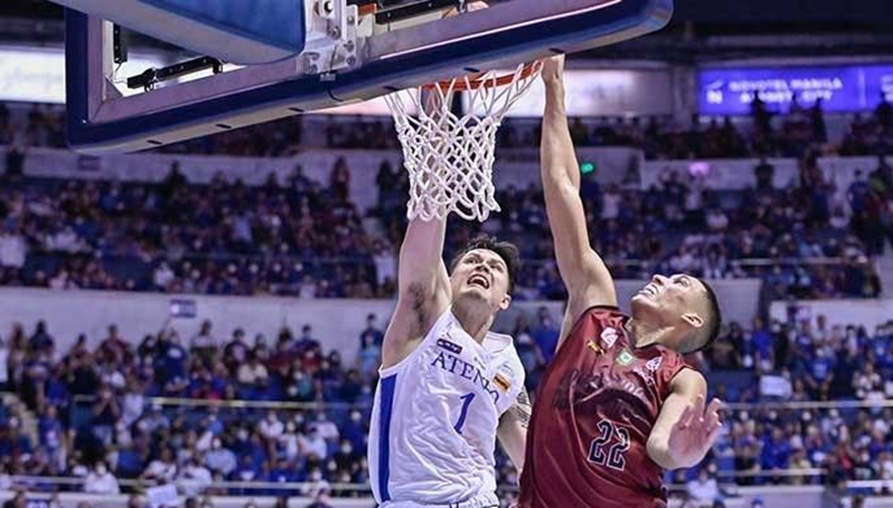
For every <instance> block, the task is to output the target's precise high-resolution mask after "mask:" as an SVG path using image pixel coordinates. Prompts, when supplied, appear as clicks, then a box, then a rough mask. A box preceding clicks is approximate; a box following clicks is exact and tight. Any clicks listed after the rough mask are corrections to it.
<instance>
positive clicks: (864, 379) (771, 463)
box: [0, 308, 893, 506]
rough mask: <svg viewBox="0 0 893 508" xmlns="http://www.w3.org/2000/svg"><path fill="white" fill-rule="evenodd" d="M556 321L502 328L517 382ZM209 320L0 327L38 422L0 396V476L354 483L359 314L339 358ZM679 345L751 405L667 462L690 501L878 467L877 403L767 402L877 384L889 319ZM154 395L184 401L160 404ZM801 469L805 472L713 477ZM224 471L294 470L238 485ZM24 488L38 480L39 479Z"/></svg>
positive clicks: (364, 389) (106, 487)
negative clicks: (692, 452)
mask: <svg viewBox="0 0 893 508" xmlns="http://www.w3.org/2000/svg"><path fill="white" fill-rule="evenodd" d="M557 326H558V325H557V322H556V321H555V319H554V318H553V316H551V315H550V313H549V311H548V310H546V309H545V308H542V309H540V310H539V311H538V313H537V314H536V315H531V316H521V317H520V318H519V319H518V321H517V323H516V325H515V327H514V329H513V330H505V331H507V332H511V333H513V334H514V336H515V339H516V346H517V348H518V353H519V356H520V358H521V361H522V363H523V364H524V366H525V369H526V370H527V372H528V377H527V380H528V384H529V388H530V389H531V390H532V392H533V393H535V389H536V386H537V384H538V383H539V379H540V378H541V376H542V373H543V371H544V368H545V366H546V365H548V363H549V362H550V361H551V359H552V356H553V354H554V348H555V344H556V342H557V340H558V328H557ZM222 333H223V332H218V330H216V329H215V328H214V327H213V325H212V323H210V322H205V323H204V324H203V326H202V328H201V330H200V331H199V333H197V334H196V335H195V336H192V337H180V335H179V334H178V332H177V331H176V329H174V328H172V327H165V328H164V329H162V330H160V331H158V332H154V333H149V334H147V335H146V336H145V337H143V338H142V339H141V340H140V339H139V338H137V337H123V336H121V334H120V333H119V332H118V330H117V328H116V327H115V326H114V325H112V326H110V327H109V328H108V332H107V334H105V336H104V337H103V338H102V340H101V341H99V342H98V346H96V347H92V348H91V347H88V346H87V344H88V343H91V344H93V343H95V342H94V341H88V340H87V337H85V336H81V337H78V338H77V339H76V340H75V341H73V344H72V345H71V346H70V347H67V348H63V347H61V346H59V345H58V343H61V342H62V341H57V340H56V338H54V337H53V334H52V329H51V328H50V326H49V325H47V324H46V323H43V322H41V323H38V324H37V325H36V327H35V328H34V329H33V330H25V329H23V328H22V327H21V326H15V327H13V329H12V330H10V331H9V332H8V333H5V334H3V335H2V337H0V383H2V388H3V389H6V390H9V391H12V392H14V393H16V394H17V395H18V397H19V398H20V400H21V401H23V403H24V405H25V406H26V408H27V409H28V411H30V412H32V413H33V414H34V415H36V417H37V422H36V423H35V424H34V425H33V429H31V430H34V431H36V433H35V434H32V433H31V432H29V428H28V427H27V426H26V425H25V423H24V422H25V418H24V417H23V416H22V415H23V414H24V412H23V411H21V410H16V409H15V408H10V407H7V406H2V405H0V486H4V485H5V486H7V487H9V486H10V485H12V484H15V485H20V483H21V480H19V481H18V482H12V480H11V477H13V476H15V477H21V476H70V477H76V478H80V479H81V480H82V485H79V486H77V487H74V488H76V489H84V490H86V491H88V492H96V493H118V492H132V491H133V485H142V486H148V485H157V484H164V483H171V482H173V483H176V484H177V485H178V486H179V488H180V489H181V491H182V492H183V493H184V494H185V495H187V496H198V495H200V494H247V495H260V494H269V495H286V496H288V495H317V494H319V493H321V492H324V493H330V494H332V495H335V496H354V495H365V494H366V492H365V491H362V490H361V491H359V492H358V491H356V490H352V489H350V488H348V487H347V486H345V485H344V484H352V483H353V484H357V483H359V484H362V483H364V482H367V481H368V467H367V464H366V461H365V451H366V442H367V432H368V415H369V409H370V407H371V403H372V397H373V389H374V388H373V387H374V386H375V383H376V381H377V379H376V376H377V367H378V363H379V359H380V354H381V341H382V338H383V333H382V330H381V328H380V323H379V322H378V320H377V318H376V316H374V315H370V316H369V319H368V322H367V327H366V328H365V329H364V330H362V331H361V332H360V333H359V338H358V341H357V344H358V350H357V354H356V355H355V358H356V359H355V361H353V362H352V363H350V364H346V363H345V362H343V361H342V359H341V353H340V352H338V351H326V350H324V349H323V346H322V344H325V343H326V338H325V337H317V336H316V335H315V334H314V332H313V330H312V329H311V328H310V327H309V326H305V327H304V328H303V329H302V330H301V332H300V333H299V334H296V333H293V332H292V331H291V330H290V329H288V328H283V329H282V330H281V332H280V333H279V335H278V337H276V338H275V339H272V340H268V339H267V338H265V337H263V336H259V337H255V338H254V339H253V340H249V338H247V337H246V336H245V333H244V332H243V331H242V330H240V329H236V330H233V331H232V332H231V333H230V334H229V335H228V336H225V335H223V334H222ZM691 361H692V362H693V363H695V364H696V365H699V368H700V369H701V370H702V371H704V372H705V373H707V375H708V379H710V380H711V386H712V387H713V388H714V390H715V394H716V395H717V396H719V397H721V398H723V399H724V400H725V401H727V402H730V403H740V402H746V403H763V404H767V405H765V406H755V407H752V408H750V409H748V410H735V411H730V412H728V414H727V416H726V418H727V425H726V426H725V430H724V432H723V433H722V434H721V436H720V438H719V440H718V442H717V444H716V446H715V447H714V449H713V451H712V452H711V454H710V455H709V456H708V459H707V460H706V461H705V462H704V463H703V464H702V466H701V467H700V468H696V469H693V470H690V471H679V472H676V473H673V474H671V475H670V476H669V477H668V480H670V481H672V482H673V483H675V484H677V485H679V484H682V485H687V492H688V495H689V496H690V497H691V498H692V499H693V500H694V501H697V502H704V503H707V502H709V503H711V504H708V506H709V505H712V502H713V500H714V498H722V497H723V496H727V495H731V494H733V492H730V491H728V490H727V489H726V486H728V485H729V484H737V485H751V484H765V483H780V484H821V483H825V484H829V483H833V482H837V481H841V480H893V433H891V428H890V425H891V422H893V408H882V407H865V408H862V409H852V410H849V409H840V410H838V409H831V410H817V409H816V410H805V411H803V410H797V411H792V410H789V409H785V408H784V407H783V405H772V403H773V402H775V401H794V402H798V401H815V400H819V401H840V400H850V401H860V400H861V401H878V400H888V399H890V398H893V381H890V380H891V379H893V320H891V321H890V322H888V323H885V324H881V325H879V326H878V327H877V328H876V329H874V330H867V329H865V328H864V327H861V326H856V325H853V326H840V325H833V326H832V325H829V324H828V322H827V320H826V319H825V317H824V316H818V317H817V318H816V319H815V320H812V319H804V318H803V316H801V315H799V314H798V313H797V312H796V311H792V312H790V314H789V318H788V319H787V320H785V321H772V322H771V323H769V324H767V323H766V322H764V321H762V320H760V319H755V320H754V322H753V323H752V324H751V326H750V327H749V329H745V328H744V327H743V326H741V325H740V324H738V323H734V322H733V323H730V324H729V325H728V326H727V327H726V329H725V330H724V333H723V337H722V338H721V339H720V340H719V341H718V342H717V343H716V345H715V346H714V347H713V348H712V349H710V350H708V351H706V352H704V353H702V354H701V355H700V356H696V357H693V358H691ZM717 376H719V377H717ZM158 397H163V398H166V399H168V400H169V399H185V400H195V401H196V402H201V405H200V406H198V407H190V406H188V405H184V404H182V403H181V404H179V405H174V404H170V403H169V404H168V405H163V404H161V403H160V401H161V399H158ZM227 400H247V401H253V403H254V404H256V405H257V407H255V408H250V407H231V406H228V405H226V404H225V401H227ZM265 401H278V402H286V403H289V404H295V403H303V405H301V406H300V407H299V408H295V407H286V408H283V407H275V406H273V407H264V406H263V403H264V402H265ZM215 402H220V405H217V404H215ZM321 403H324V404H321ZM534 403H535V395H534ZM813 468H815V469H820V470H822V471H820V472H818V473H816V474H809V473H808V472H804V474H803V475H802V476H800V475H795V476H780V475H774V474H764V475H755V476H745V477H739V478H737V479H731V478H730V477H729V475H731V474H739V475H740V474H742V473H743V474H747V473H759V472H766V471H773V470H780V469H802V470H808V469H813ZM498 469H499V472H500V476H501V480H500V485H501V486H502V487H504V488H505V489H506V491H507V492H505V493H504V494H505V496H506V497H507V499H510V498H511V491H512V490H513V487H512V486H513V485H516V484H517V477H516V476H515V473H514V470H513V468H512V467H511V466H510V465H509V463H508V462H507V461H506V458H505V456H504V455H503V454H501V453H500V454H499V461H498ZM717 478H719V481H717ZM226 481H256V482H271V483H292V482H303V483H305V484H304V485H303V486H302V487H299V486H294V487H292V486H291V485H286V486H283V488H280V489H274V488H272V487H271V488H267V487H263V489H261V490H252V491H249V490H246V488H244V487H242V486H232V485H228V484H226V483H223V482H226ZM20 486H21V485H20ZM27 487H28V488H29V489H31V490H52V489H53V488H54V487H52V486H49V485H44V484H42V483H41V482H40V481H32V482H31V483H30V484H28V485H27ZM66 488H72V487H66ZM708 498H709V499H708ZM696 505H697V504H696Z"/></svg>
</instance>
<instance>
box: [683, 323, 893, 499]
mask: <svg viewBox="0 0 893 508" xmlns="http://www.w3.org/2000/svg"><path fill="white" fill-rule="evenodd" d="M704 356H705V358H704V359H703V360H704V362H703V364H702V367H703V368H705V369H709V370H712V371H714V372H718V371H724V372H736V373H739V374H740V373H743V372H748V373H752V374H753V378H752V379H751V380H750V381H748V380H747V378H742V379H738V380H737V382H736V381H735V380H734V378H733V377H728V376H726V377H723V378H722V379H723V380H724V382H722V383H717V382H715V381H714V382H713V384H714V386H716V387H718V388H717V393H716V394H717V396H719V397H723V398H724V399H725V400H727V401H728V402H733V403H734V402H763V403H767V404H766V405H765V406H764V407H757V408H756V409H752V410H749V411H733V412H731V414H730V418H729V422H728V424H727V425H726V427H725V428H724V432H723V433H722V435H721V436H720V438H719V440H718V441H717V444H716V445H715V446H714V449H713V452H712V454H711V455H712V456H711V458H710V460H708V461H707V462H706V463H704V464H703V465H702V467H701V470H700V471H689V472H679V473H677V474H676V475H674V476H675V479H676V480H677V481H679V482H686V481H687V482H688V493H689V496H690V497H691V498H693V499H694V500H696V501H699V502H701V503H704V504H695V505H694V506H711V505H712V502H713V500H714V498H717V497H722V495H723V494H722V488H721V484H722V483H737V484H738V485H753V484H762V483H767V482H768V483H782V484H794V485H809V484H820V483H822V484H825V485H839V484H840V482H843V481H848V480H883V481H884V482H891V481H893V432H891V430H893V429H891V422H893V408H890V407H887V406H885V405H883V404H881V402H882V401H889V400H890V399H891V398H893V381H891V379H893V320H890V321H888V322H887V323H882V324H880V325H878V326H877V327H876V328H875V329H874V330H869V329H866V328H865V327H864V326H860V325H848V326H842V325H829V324H828V320H827V319H826V317H825V316H821V315H820V316H817V317H816V318H815V319H814V320H813V319H809V318H808V317H805V316H799V315H798V313H797V312H796V311H794V312H791V313H790V315H789V318H788V320H787V321H785V322H772V323H771V324H767V323H765V322H764V321H762V320H760V319H755V320H754V323H753V324H752V326H751V327H750V330H745V329H744V328H743V327H742V326H741V325H739V324H737V323H731V325H730V326H729V327H728V329H727V331H726V332H725V334H724V337H723V338H722V339H721V340H719V341H717V343H716V344H715V345H714V347H713V348H712V349H711V350H710V351H707V352H706V354H705V355H704ZM708 377H709V376H708ZM739 377H740V376H739ZM808 401H862V402H865V403H866V404H864V405H863V407H861V408H854V409H846V408H843V409H830V410H818V409H807V410H802V409H795V408H787V407H785V404H784V403H787V402H795V403H796V402H808ZM773 402H775V403H776V404H773ZM786 469H796V470H801V471H802V473H803V474H802V475H793V476H781V475H768V476H763V477H755V476H746V475H747V474H748V473H756V472H759V471H764V472H765V471H772V470H786ZM810 469H819V470H821V472H819V473H818V474H815V472H810V471H808V470H810ZM724 471H725V472H726V473H728V472H736V473H738V474H739V475H744V476H739V477H738V478H737V479H735V480H732V479H731V478H730V477H728V475H727V474H726V475H723V476H724V477H725V481H722V480H721V481H719V482H717V481H716V475H717V474H719V475H722V473H723V472H724ZM885 485H886V487H880V488H867V489H864V493H866V494H877V493H881V492H886V493H888V494H889V493H890V491H891V489H893V483H886V484H885Z"/></svg>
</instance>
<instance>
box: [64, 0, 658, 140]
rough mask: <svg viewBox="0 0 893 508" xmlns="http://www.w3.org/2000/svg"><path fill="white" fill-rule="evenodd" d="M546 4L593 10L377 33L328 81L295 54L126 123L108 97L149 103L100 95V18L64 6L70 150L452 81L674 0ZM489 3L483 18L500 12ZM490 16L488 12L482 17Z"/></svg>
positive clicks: (635, 25)
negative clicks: (485, 27) (426, 38)
mask: <svg viewBox="0 0 893 508" xmlns="http://www.w3.org/2000/svg"><path fill="white" fill-rule="evenodd" d="M517 1H518V2H527V1H537V2H540V1H542V0H517ZM552 2H553V3H554V4H567V5H572V4H585V3H587V2H588V4H590V6H591V8H589V9H581V10H578V11H574V12H573V13H572V14H570V15H564V16H554V17H551V18H545V19H542V20H536V21H535V22H528V23H519V24H518V25H517V26H511V27H508V28H506V29H499V30H489V31H483V32H480V33H475V34H472V35H468V36H464V37H459V38H458V39H457V40H451V41H450V42H448V43H444V44H437V43H431V44H427V45H425V44H422V45H421V46H420V47H415V48H413V47H411V46H410V47H409V49H401V48H402V46H401V44H404V43H405V40H402V39H401V38H400V33H399V31H398V32H394V33H392V34H387V36H385V37H381V39H380V42H377V41H374V40H373V41H372V42H371V43H370V44H369V45H368V46H367V47H365V48H364V49H365V50H366V53H367V56H368V55H369V54H370V53H372V55H371V57H369V58H368V59H367V60H365V61H364V62H363V64H362V65H360V66H357V67H356V68H354V69H351V70H346V71H340V72H337V73H334V74H329V75H325V76H320V75H302V74H298V73H292V74H291V75H289V74H288V73H287V72H286V73H282V72H279V71H282V70H283V69H288V68H289V66H291V68H294V67H295V66H296V65H298V62H299V61H300V58H298V59H295V61H294V62H280V63H277V64H269V66H252V67H248V68H245V69H240V70H238V71H234V72H239V73H242V74H241V76H242V77H244V79H245V80H246V82H250V80H251V79H253V78H252V76H257V75H264V73H265V72H266V73H268V74H270V75H277V72H279V74H278V75H282V76H287V78H286V79H282V80H279V81H275V82H269V83H266V84H261V85H258V86H250V87H246V88H244V89H240V90H236V91H232V92H231V93H221V94H218V95H217V96H213V97H209V98H203V99H201V100H195V101H188V102H185V103H183V104H177V105H176V106H175V107H169V108H163V107H154V108H152V107H146V108H145V109H144V111H142V112H141V113H140V114H136V115H129V116H124V117H116V116H115V112H117V111H120V110H121V109H122V108H121V107H119V105H117V104H114V101H117V100H127V101H130V102H131V103H133V102H134V101H139V100H144V101H147V99H139V98H136V99H135V98H133V97H129V98H126V99H124V98H120V97H118V96H117V95H116V94H115V93H114V92H111V93H110V94H109V98H108V99H106V97H105V96H106V94H107V93H108V90H107V89H108V87H109V86H110V85H109V84H108V83H107V82H105V77H104V75H103V74H102V70H103V63H102V61H101V57H102V55H101V54H97V53H95V52H94V53H90V52H89V51H90V48H91V47H95V42H96V41H95V38H96V37H102V30H103V25H102V21H101V20H98V19H95V18H91V17H90V16H88V15H86V14H82V13H80V12H77V11H73V10H70V9H66V18H65V19H66V75H67V77H66V79H67V118H68V126H67V127H68V140H69V144H70V145H71V146H72V148H74V149H76V150H78V151H81V152H84V153H92V154H101V153H120V152H130V151H138V150H144V149H150V148H154V147H158V146H162V145H166V144H170V143H175V142H178V141H182V140H186V139H191V138H195V137H199V136H203V135H209V134H214V133H219V132H225V131H227V130H230V129H233V128H238V127H241V126H245V125H250V124H253V123H260V122H265V121H270V120H275V119H279V118H284V117H287V116H292V115H295V114H301V113H305V112H308V111H313V110H318V109H324V108H329V107H335V106H339V105H343V104H346V103H350V102H357V101H359V100H368V99H371V98H374V97H378V96H381V95H385V94H388V93H390V92H393V91H395V90H398V89H402V88H409V87H413V86H419V85H421V84H424V83H427V82H431V81H435V80H437V79H441V78H443V77H448V76H451V75H461V74H462V73H468V72H476V71H477V70H479V69H488V68H500V67H501V66H505V65H507V64H515V63H517V62H520V61H532V60H534V59H537V58H542V57H545V56H549V55H551V54H557V53H573V52H577V51H582V50H586V49H590V48H593V47H599V46H605V45H609V44H614V43H617V42H620V41H623V40H627V39H631V38H634V37H638V36H640V35H644V34H647V33H650V32H654V31H656V30H659V29H660V28H662V27H663V26H665V25H666V24H667V22H668V21H669V19H670V17H671V15H672V12H673V2H672V0H602V1H593V0H552ZM510 4H511V2H509V3H508V4H498V5H497V6H496V7H499V6H501V5H510ZM516 6H517V4H516ZM496 7H494V8H493V9H488V10H484V11H480V12H484V13H487V14H492V16H498V14H499V13H498V12H497V11H496ZM489 10H492V11H494V12H493V13H488V12H487V11H489ZM492 16H491V18H492ZM482 19H484V18H482ZM445 21H447V22H449V21H461V20H459V18H455V19H453V20H445ZM441 24H442V25H444V28H445V29H447V30H448V29H450V28H458V27H460V26H461V25H460V24H459V23H452V25H451V24H450V23H441ZM466 29H467V28H466ZM430 31H431V30H428V32H430ZM388 36H390V37H388ZM91 38H93V40H91ZM91 43H92V44H91ZM376 45H378V46H376ZM404 45H405V44H404ZM255 67H256V68H255ZM503 68H504V67H503ZM205 79H209V78H205ZM202 81H204V80H197V81H193V82H191V83H187V84H186V85H189V86H192V87H193V89H195V88H196V87H201V86H203V85H202V84H201V82H202ZM186 85H182V86H186ZM177 86H181V85H177ZM151 93H152V92H150V93H147V94H145V95H150V94H151ZM105 101H108V102H109V103H108V104H106V103H105ZM146 103H147V104H149V102H146ZM110 112H111V113H110Z"/></svg>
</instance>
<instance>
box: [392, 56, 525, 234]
mask: <svg viewBox="0 0 893 508" xmlns="http://www.w3.org/2000/svg"><path fill="white" fill-rule="evenodd" d="M542 68H543V64H542V62H539V61H536V62H533V63H524V64H520V65H518V66H517V67H516V68H515V70H514V72H509V73H500V72H499V71H485V72H479V73H475V74H471V75H467V76H461V77H456V78H453V79H448V80H444V81H440V82H437V83H432V84H428V85H423V86H421V87H419V88H413V89H407V90H401V91H398V92H395V93H393V94H391V95H388V96H385V101H386V102H387V104H388V107H389V108H390V110H391V114H392V115H393V117H394V123H395V126H396V128H397V137H398V139H399V140H400V144H401V145H402V147H403V160H404V162H403V164H404V166H405V167H406V170H407V171H408V172H409V184H410V189H409V201H408V203H407V217H408V218H409V219H410V220H413V219H416V218H420V219H422V220H425V221H430V220H434V219H444V218H446V216H447V215H449V214H450V213H451V212H454V213H456V214H457V215H459V216H460V217H462V218H463V219H465V220H475V219H476V220H479V221H481V222H483V221H485V220H486V219H487V217H489V215H490V212H494V211H499V210H500V208H499V204H498V203H497V202H496V197H495V193H496V189H495V187H494V185H493V164H494V162H495V156H494V150H495V148H496V133H497V131H498V129H499V126H500V125H501V124H502V119H503V118H504V117H505V115H506V113H508V111H509V109H511V107H512V106H513V105H514V104H515V103H516V102H517V101H518V100H519V99H520V98H521V97H522V96H523V95H524V94H525V93H527V91H528V90H529V89H530V87H531V85H532V84H533V83H534V81H535V80H536V79H537V77H539V75H540V72H541V71H542ZM457 93H464V94H465V97H466V99H467V100H466V102H465V106H466V108H467V110H468V113H466V114H464V115H457V114H456V113H454V112H453V111H452V104H453V99H454V98H455V97H456V94H457Z"/></svg>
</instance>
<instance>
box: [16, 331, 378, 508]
mask: <svg viewBox="0 0 893 508" xmlns="http://www.w3.org/2000/svg"><path fill="white" fill-rule="evenodd" d="M381 340H382V333H381V331H380V330H379V329H378V328H376V321H375V317H374V316H370V318H369V327H368V328H367V329H366V330H364V331H363V332H362V333H361V334H360V338H359V345H360V346H361V347H360V352H359V354H358V355H357V361H356V362H355V363H354V364H349V365H347V364H344V363H343V362H342V360H341V356H340V353H339V352H338V351H324V350H323V348H322V346H321V344H320V340H318V339H317V337H316V336H315V335H314V333H313V330H312V329H311V328H310V327H309V326H305V327H303V329H302V330H301V332H300V334H293V333H292V331H291V330H290V329H288V328H283V329H282V330H281V332H280V333H279V335H278V336H277V337H275V338H271V339H270V340H267V339H266V338H265V337H263V336H256V337H254V338H253V339H249V338H248V337H246V336H245V333H244V332H243V331H242V330H240V329H237V330H233V331H232V332H231V334H230V335H229V337H226V336H222V335H219V334H218V332H217V330H215V329H214V328H213V325H212V324H211V323H210V322H205V323H204V324H203V325H202V328H201V330H200V331H199V333H197V334H196V335H195V336H192V337H180V335H179V334H178V332H177V330H176V329H174V328H171V327H166V328H164V329H162V330H160V331H158V332H156V333H149V334H147V335H146V336H145V337H143V338H142V339H141V340H140V338H137V337H123V336H122V335H120V334H119V332H118V330H117V328H116V326H114V325H112V326H110V327H109V328H108V333H107V335H106V336H105V337H103V338H102V340H101V342H99V343H98V346H96V347H93V348H91V347H88V346H87V343H88V340H87V337H86V336H83V335H82V336H80V337H78V338H77V339H76V340H74V341H73V343H72V344H71V346H70V347H64V348H63V347H61V346H58V345H57V341H56V340H55V338H54V337H53V335H52V330H51V329H50V328H49V326H47V325H46V324H45V323H43V322H41V323H39V324H38V325H37V327H36V328H35V329H34V330H33V331H28V332H27V333H26V331H25V330H24V329H23V328H22V327H20V326H14V327H13V329H12V330H10V331H9V333H8V334H6V333H5V332H4V334H3V336H2V337H0V360H2V361H0V385H2V386H0V390H9V391H12V392H14V393H16V394H17V395H18V397H19V398H20V400H21V401H22V402H23V403H24V405H25V406H26V407H27V409H28V410H29V411H31V412H32V413H33V414H34V415H36V417H37V422H36V424H35V428H34V429H32V430H35V431H36V432H35V434H33V435H32V434H30V433H29V432H28V430H29V429H28V428H26V425H25V424H24V419H23V418H22V417H21V416H19V415H18V414H20V412H19V413H18V414H17V413H16V412H8V411H5V410H0V488H2V485H3V482H4V481H5V482H6V483H5V486H6V487H7V488H8V487H9V486H10V481H11V480H10V477H11V476H72V477H77V478H80V479H82V480H83V485H82V486H78V487H76V489H83V490H84V491H86V492H92V493H103V494H117V493H119V492H125V491H127V492H133V491H134V489H133V488H131V487H132V486H133V482H134V481H135V482H136V483H138V484H139V485H141V486H143V487H147V486H152V485H163V484H168V483H176V484H177V485H178V486H179V488H180V489H181V492H182V493H184V494H185V495H186V496H189V497H192V496H198V495H199V494H207V495H212V494H221V495H226V494H234V495H248V496H260V495H271V496H295V495H309V496H317V495H319V494H321V493H327V494H332V495H339V496H354V495H360V494H363V495H366V494H367V493H366V491H365V490H362V491H360V492H358V491H357V490H356V489H354V490H350V489H349V488H345V487H344V486H343V485H342V484H363V483H366V482H367V481H368V476H367V475H368V469H367V467H366V463H365V453H366V439H367V432H368V414H369V409H370V407H371V404H372V392H373V389H372V387H373V386H374V385H373V383H374V382H375V376H376V375H377V368H378V364H379V361H380V346H381ZM158 397H163V398H166V399H188V400H195V401H201V402H202V406H200V407H191V406H187V405H182V404H181V405H168V406H163V405H162V404H160V403H158V402H157V401H158V399H157V398H158ZM227 400H242V401H252V402H253V403H254V404H255V407H241V406H240V407H229V406H226V405H225V404H222V405H220V406H218V405H215V404H214V402H215V401H217V402H219V401H227ZM264 402H269V407H265V406H264V405H263V403H264ZM281 402H288V403H292V406H291V407H280V406H281V405H282V404H279V403H281ZM319 402H325V403H327V404H328V405H327V406H326V409H328V410H324V408H323V407H322V406H319V405H318V404H317V403H319ZM301 403H303V404H301ZM127 481H130V483H128V484H127V487H128V488H125V487H124V486H123V485H122V483H125V482H127ZM225 481H230V482H269V483H274V484H276V483H295V482H301V483H304V484H305V485H303V487H297V486H296V487H294V488H292V487H291V486H286V487H287V488H272V487H270V488H264V489H259V490H258V489H254V490H246V489H245V488H242V487H230V486H227V485H226V484H222V483H221V482H225ZM25 483H28V482H25ZM212 484H213V485H212ZM16 485H19V486H22V485H21V482H18V483H16ZM25 486H27V487H28V488H29V489H30V490H52V489H53V488H55V487H58V486H52V485H44V484H42V483H40V482H39V481H37V482H32V483H30V484H27V485H25Z"/></svg>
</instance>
